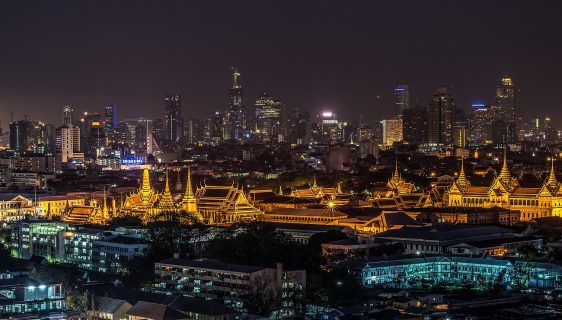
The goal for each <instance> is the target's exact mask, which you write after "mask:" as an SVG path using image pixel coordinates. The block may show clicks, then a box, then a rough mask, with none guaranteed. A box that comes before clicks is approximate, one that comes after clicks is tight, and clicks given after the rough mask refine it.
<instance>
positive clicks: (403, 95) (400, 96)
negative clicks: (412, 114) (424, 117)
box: [394, 84, 410, 117]
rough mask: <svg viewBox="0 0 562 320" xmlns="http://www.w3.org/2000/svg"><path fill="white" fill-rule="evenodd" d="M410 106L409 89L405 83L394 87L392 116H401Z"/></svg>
mask: <svg viewBox="0 0 562 320" xmlns="http://www.w3.org/2000/svg"><path fill="white" fill-rule="evenodd" d="M409 108H410V89H409V86H408V85H406V84H401V85H398V86H397V87H396V88H394V112H395V113H394V116H396V117H401V116H402V112H403V111H404V110H406V109H409Z"/></svg>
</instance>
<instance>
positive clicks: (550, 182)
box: [545, 157, 558, 188]
mask: <svg viewBox="0 0 562 320" xmlns="http://www.w3.org/2000/svg"><path fill="white" fill-rule="evenodd" d="M545 183H546V185H547V186H549V187H553V188H556V187H557V186H558V180H556V174H555V173H554V157H552V160H551V161H550V174H549V175H548V179H547V180H546V182H545Z"/></svg>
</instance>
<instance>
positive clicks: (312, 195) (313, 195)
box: [291, 176, 342, 199]
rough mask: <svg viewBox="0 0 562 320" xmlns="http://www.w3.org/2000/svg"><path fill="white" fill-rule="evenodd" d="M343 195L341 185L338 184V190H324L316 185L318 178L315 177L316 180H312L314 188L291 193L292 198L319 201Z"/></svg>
mask: <svg viewBox="0 0 562 320" xmlns="http://www.w3.org/2000/svg"><path fill="white" fill-rule="evenodd" d="M341 193H342V192H341V184H338V187H337V188H323V187H320V186H318V184H317V183H316V176H314V179H313V180H312V186H311V187H310V188H303V189H296V190H293V191H292V192H291V197H296V198H303V199H319V198H323V197H326V196H329V197H333V198H335V197H336V196H337V195H339V194H341Z"/></svg>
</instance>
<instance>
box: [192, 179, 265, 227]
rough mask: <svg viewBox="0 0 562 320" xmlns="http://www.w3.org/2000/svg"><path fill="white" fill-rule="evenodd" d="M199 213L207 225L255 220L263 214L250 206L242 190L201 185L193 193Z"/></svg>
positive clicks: (233, 187)
mask: <svg viewBox="0 0 562 320" xmlns="http://www.w3.org/2000/svg"><path fill="white" fill-rule="evenodd" d="M195 197H196V199H197V207H198V209H199V213H200V214H201V215H202V216H203V218H204V219H205V220H206V221H208V222H209V223H211V224H213V223H217V224H220V223H233V222H238V221H251V220H255V219H257V218H258V217H259V216H260V215H262V214H263V212H262V211H261V210H259V209H257V208H256V207H254V206H253V205H251V204H250V202H249V201H248V198H247V197H246V194H245V193H244V190H242V189H239V188H238V187H235V186H234V185H232V186H209V185H206V184H203V185H201V186H200V187H199V188H197V191H196V192H195Z"/></svg>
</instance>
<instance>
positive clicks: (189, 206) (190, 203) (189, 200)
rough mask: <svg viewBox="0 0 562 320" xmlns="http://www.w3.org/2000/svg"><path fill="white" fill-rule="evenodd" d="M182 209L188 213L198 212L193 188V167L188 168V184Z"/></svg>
mask: <svg viewBox="0 0 562 320" xmlns="http://www.w3.org/2000/svg"><path fill="white" fill-rule="evenodd" d="M181 209H182V210H185V211H187V212H197V199H195V195H194V194H193V187H192V186H191V166H189V167H187V184H186V186H185V194H184V195H183V198H182V199H181Z"/></svg>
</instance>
